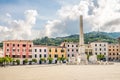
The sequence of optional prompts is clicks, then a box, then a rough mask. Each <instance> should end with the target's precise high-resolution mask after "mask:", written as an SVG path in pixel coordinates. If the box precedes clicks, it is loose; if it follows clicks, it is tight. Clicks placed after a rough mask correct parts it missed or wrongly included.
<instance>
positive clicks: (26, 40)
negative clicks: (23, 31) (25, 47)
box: [3, 40, 33, 42]
mask: <svg viewBox="0 0 120 80" xmlns="http://www.w3.org/2000/svg"><path fill="white" fill-rule="evenodd" d="M3 42H33V41H32V40H6V41H3Z"/></svg>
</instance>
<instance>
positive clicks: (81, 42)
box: [77, 15, 87, 64]
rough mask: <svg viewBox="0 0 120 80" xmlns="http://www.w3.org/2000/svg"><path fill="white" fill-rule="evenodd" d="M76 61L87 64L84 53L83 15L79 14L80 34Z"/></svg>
mask: <svg viewBox="0 0 120 80" xmlns="http://www.w3.org/2000/svg"><path fill="white" fill-rule="evenodd" d="M77 61H78V63H84V64H87V55H86V54H85V45H84V32H83V16H82V15H80V36H79V53H78V56H77Z"/></svg>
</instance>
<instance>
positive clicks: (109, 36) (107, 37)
mask: <svg viewBox="0 0 120 80" xmlns="http://www.w3.org/2000/svg"><path fill="white" fill-rule="evenodd" d="M84 37H85V38H84V40H85V43H86V44H87V43H90V42H94V41H104V42H108V43H117V42H118V41H117V38H118V37H120V33H106V32H99V33H98V32H89V33H85V34H84ZM63 41H66V42H78V41H79V35H78V34H76V35H70V36H66V37H56V38H48V37H43V38H41V39H35V40H33V43H34V44H35V45H39V44H41V45H55V46H57V45H60V43H61V42H63Z"/></svg>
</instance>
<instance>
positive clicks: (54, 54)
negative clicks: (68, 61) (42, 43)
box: [48, 46, 66, 59]
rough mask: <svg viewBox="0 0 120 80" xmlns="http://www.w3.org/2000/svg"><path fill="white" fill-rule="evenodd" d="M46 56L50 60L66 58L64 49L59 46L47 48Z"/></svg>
mask: <svg viewBox="0 0 120 80" xmlns="http://www.w3.org/2000/svg"><path fill="white" fill-rule="evenodd" d="M48 50H49V51H48V55H49V57H51V58H54V59H55V58H58V57H64V58H66V48H65V47H61V46H49V47H48Z"/></svg>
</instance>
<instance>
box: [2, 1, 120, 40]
mask: <svg viewBox="0 0 120 80" xmlns="http://www.w3.org/2000/svg"><path fill="white" fill-rule="evenodd" d="M80 15H83V20H84V32H85V33H86V32H91V31H98V30H99V31H104V32H120V0H0V41H3V40H12V39H26V40H29V39H30V40H32V39H36V38H42V37H44V36H48V37H61V36H68V35H72V34H79V24H80V22H79V16H80Z"/></svg>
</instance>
